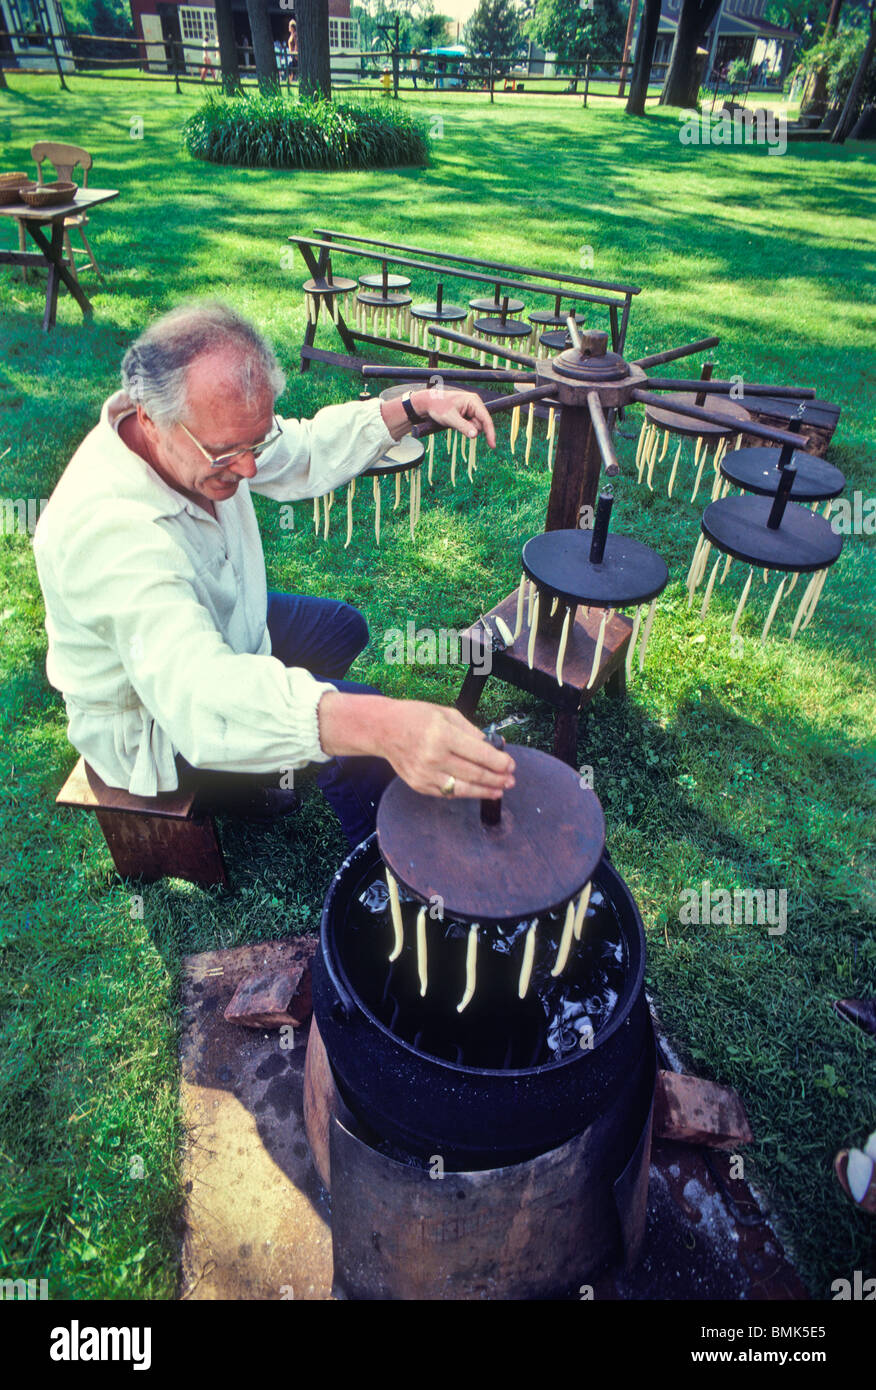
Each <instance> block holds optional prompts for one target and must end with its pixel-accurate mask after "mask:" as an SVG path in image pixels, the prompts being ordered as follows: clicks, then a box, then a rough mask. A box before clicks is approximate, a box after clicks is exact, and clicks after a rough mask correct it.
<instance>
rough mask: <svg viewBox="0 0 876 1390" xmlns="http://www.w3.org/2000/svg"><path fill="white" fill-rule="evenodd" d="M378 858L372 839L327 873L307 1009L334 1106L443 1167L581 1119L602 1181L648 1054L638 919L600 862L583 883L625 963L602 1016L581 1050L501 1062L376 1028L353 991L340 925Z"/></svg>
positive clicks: (619, 1163) (640, 1117)
mask: <svg viewBox="0 0 876 1390" xmlns="http://www.w3.org/2000/svg"><path fill="white" fill-rule="evenodd" d="M378 864H379V853H378V849H377V843H376V836H372V837H371V838H370V839H369V840H367V841H365V842H364V844H362V845H360V846H359V847H358V849H356V850H355V851H354V852H353V853H352V854H351V855H350V857H349V858H348V859H347V860H346V862H345V863H344V864H343V866H342V867H341V869H340V870H339V871H338V873H337V874H336V876H335V878H334V880H333V882H332V885H331V888H330V890H329V893H328V896H327V898H326V901H325V907H324V910H323V915H322V924H321V937H320V948H319V951H318V952H317V955H316V957H315V960H314V966H313V1003H314V1015H315V1017H316V1020H317V1023H318V1025H319V1030H320V1033H321V1035H322V1038H323V1041H324V1043H325V1048H326V1052H327V1054H328V1058H329V1060H330V1062H331V1066H332V1070H333V1072H334V1076H335V1080H336V1083H337V1087H338V1091H339V1093H340V1095H341V1098H342V1099H343V1101H344V1103H345V1104H346V1105H347V1106H348V1107H349V1109H350V1110H351V1111H352V1112H353V1114H354V1115H355V1116H356V1117H357V1119H358V1120H359V1121H360V1122H361V1123H363V1124H364V1125H366V1126H367V1127H368V1128H369V1129H370V1131H371V1134H372V1137H376V1138H377V1139H378V1140H381V1141H388V1142H389V1143H390V1144H392V1145H394V1146H397V1148H398V1149H400V1150H402V1151H403V1152H405V1153H407V1154H410V1155H412V1156H414V1158H415V1159H416V1158H418V1159H420V1160H421V1161H423V1162H424V1163H428V1161H429V1160H430V1159H432V1158H433V1156H435V1155H440V1156H441V1158H442V1160H443V1163H444V1166H445V1167H446V1168H447V1169H448V1170H451V1171H469V1172H470V1171H475V1170H478V1169H484V1168H496V1167H501V1166H504V1165H507V1164H513V1163H519V1162H523V1161H525V1160H527V1159H530V1158H533V1157H535V1156H536V1155H537V1154H542V1153H546V1152H547V1151H549V1150H551V1149H555V1148H557V1147H558V1146H560V1145H562V1144H564V1143H565V1142H566V1141H567V1140H569V1139H571V1138H572V1137H574V1136H576V1135H581V1134H582V1133H583V1131H585V1130H588V1129H591V1128H592V1131H593V1138H594V1146H595V1147H594V1151H593V1161H594V1164H595V1167H596V1168H597V1169H599V1170H600V1172H601V1173H603V1174H604V1176H606V1177H607V1178H609V1179H610V1180H612V1181H613V1180H614V1178H615V1177H617V1176H618V1175H619V1174H620V1173H621V1172H622V1170H623V1169H624V1167H625V1165H626V1164H627V1162H628V1160H629V1158H630V1156H631V1154H633V1152H634V1151H635V1149H636V1146H637V1145H638V1144H639V1142H640V1140H641V1137H642V1133H643V1130H644V1128H645V1126H646V1125H647V1123H648V1118H649V1114H650V1109H651V1102H652V1098H653V1092H654V1079H655V1051H654V1039H653V1032H652V1028H651V1021H650V1016H649V1013H648V1006H647V1002H646V1000H645V993H644V973H645V936H644V931H643V927H642V921H641V917H640V915H639V912H638V909H637V908H636V904H635V902H634V901H633V898H632V895H631V894H630V892H629V889H628V888H627V886H626V884H625V883H624V881H623V879H622V878H621V877H620V875H619V874H618V873H617V872H616V870H615V869H614V868H613V866H612V865H611V863H610V862H609V860H608V859H607V858H603V860H602V861H601V862H600V864H599V866H598V868H597V870H596V872H595V874H594V876H593V883H594V888H598V889H600V890H601V892H602V893H603V895H604V897H605V899H606V900H607V901H608V903H609V904H610V906H611V909H612V911H613V913H614V916H615V918H616V921H617V923H618V925H619V928H620V935H621V938H622V942H623V952H624V962H625V972H624V976H623V982H622V985H621V988H620V989H619V991H618V998H617V1001H616V1004H615V1006H614V1009H613V1011H612V1013H611V1016H610V1018H609V1020H608V1022H607V1023H606V1025H605V1027H604V1028H601V1029H599V1030H597V1031H596V1034H595V1037H594V1038H593V1040H592V1045H591V1046H589V1047H588V1048H581V1049H577V1050H575V1051H573V1052H572V1053H571V1055H569V1056H566V1057H564V1058H562V1059H561V1060H557V1061H550V1062H547V1063H543V1064H539V1065H536V1066H530V1067H522V1068H521V1067H516V1068H509V1069H487V1068H483V1067H472V1066H467V1065H464V1064H460V1063H456V1062H453V1061H450V1060H446V1059H444V1058H441V1057H437V1056H434V1055H429V1054H427V1053H426V1052H424V1051H423V1050H421V1049H420V1048H418V1047H416V1046H414V1045H413V1043H412V1042H410V1041H406V1040H405V1039H404V1038H402V1037H400V1036H398V1035H397V1033H395V1032H393V1031H392V1030H391V1029H390V1028H389V1027H387V1025H386V1024H385V1023H384V1022H382V1021H381V1019H380V1018H378V1017H377V1015H376V1013H375V1012H374V1010H373V1009H372V1008H371V1007H369V1004H368V1003H367V1002H366V1001H365V999H364V998H363V991H362V989H361V966H360V957H359V956H358V955H357V949H361V948H360V947H359V948H357V943H356V942H355V941H354V940H353V933H352V931H351V929H350V926H349V922H350V917H351V908H352V907H353V905H354V904H355V903H356V902H357V901H358V895H359V894H360V893H361V891H362V888H363V885H364V884H366V883H367V882H369V880H373V878H374V873H375V868H376V866H377V865H378ZM365 993H366V994H367V990H366V991H365Z"/></svg>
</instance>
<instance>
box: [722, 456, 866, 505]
mask: <svg viewBox="0 0 876 1390" xmlns="http://www.w3.org/2000/svg"><path fill="white" fill-rule="evenodd" d="M781 452H782V451H781V449H770V448H752V449H733V450H732V451H731V452H730V453H727V454H725V455H724V456H723V458H722V459H721V461H720V463H719V464H718V467H719V469H720V471H721V472H722V473H723V475H724V477H725V478H729V479H730V481H731V483H735V484H736V486H737V487H744V488H745V490H746V492H754V493H757V494H758V495H759V496H761V497H774V496H775V494H776V491H777V489H778V486H779V479H780V478H781V476H782V470H781V469H780V468H779V467H778V466H777V465H778V460H779V455H780V454H781ZM786 467H789V468H793V469H794V470H795V473H796V477H795V478H794V482H793V484H792V485H791V500H792V501H793V502H824V501H826V499H827V498H828V497H838V496H839V494H840V493H841V492H842V490H843V488H844V487H845V485H846V480H845V475H844V474H842V473H841V472H840V470H839V469H838V468H834V466H833V464H832V463H827V462H826V460H825V459H820V458H814V457H813V455H812V454H807V453H806V451H805V450H804V449H795V450H794V452H793V454H792V455H791V457H790V459H789V460H788V463H787V464H786Z"/></svg>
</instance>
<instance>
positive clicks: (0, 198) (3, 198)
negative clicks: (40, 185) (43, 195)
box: [0, 178, 37, 208]
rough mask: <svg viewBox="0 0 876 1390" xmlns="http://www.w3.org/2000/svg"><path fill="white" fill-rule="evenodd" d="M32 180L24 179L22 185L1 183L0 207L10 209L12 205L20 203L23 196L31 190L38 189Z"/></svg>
mask: <svg viewBox="0 0 876 1390" xmlns="http://www.w3.org/2000/svg"><path fill="white" fill-rule="evenodd" d="M36 186H37V185H36V184H35V183H34V182H33V180H32V179H27V178H26V179H23V180H22V182H21V183H3V182H2V181H0V207H4V208H5V207H9V206H10V205H11V204H12V203H20V202H21V201H22V194H23V193H24V192H25V191H26V190H27V189H29V188H36Z"/></svg>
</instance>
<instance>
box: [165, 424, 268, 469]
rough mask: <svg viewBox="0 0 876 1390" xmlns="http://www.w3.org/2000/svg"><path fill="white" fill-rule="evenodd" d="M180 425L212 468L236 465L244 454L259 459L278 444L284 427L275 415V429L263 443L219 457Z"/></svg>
mask: <svg viewBox="0 0 876 1390" xmlns="http://www.w3.org/2000/svg"><path fill="white" fill-rule="evenodd" d="M178 423H179V427H180V429H181V430H185V432H186V434H187V435H188V437H189V439H190V440H191V441H192V443H193V444H197V446H198V448H199V449H200V451H201V453H202V454H203V455H204V458H205V459H206V460H207V462H208V463H209V465H210V467H211V468H227V467H228V465H229V464H231V463H236V462H237V460H238V459H239V458H243V456H244V454H252V456H253V458H254V459H257V458H259V457H260V456H261V455H262V454H263V453H264V452H265V450H266V449H270V447H271V445H272V444H276V442H277V440H278V439H279V438H280V435H281V434H282V433H283V426H282V425H281V424H280V422H279V420H278V419H277V417H276V415H275V416H274V428H273V429H272V430H271V433H270V434H269V435H266V437H265V438H264V439H263V440H262V441H261V443H259V444H250V445H249V447H248V448H246V449H235V450H234V451H233V453H230V454H219V455H218V457H217V456H215V455H214V454H211V453H210V452H209V451H208V450H207V449H205V448H204V446H203V444H202V443H201V441H200V440H199V439H196V438H195V436H194V435H193V434H192V432H191V430H189V429H186V427H185V425H184V424H183V422H182V420H180V421H179V422H178Z"/></svg>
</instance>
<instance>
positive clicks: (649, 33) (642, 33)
mask: <svg viewBox="0 0 876 1390" xmlns="http://www.w3.org/2000/svg"><path fill="white" fill-rule="evenodd" d="M660 7H661V0H645V9H644V11H643V13H642V22H641V24H640V25H639V37H638V39H637V40H636V56H635V58H634V60H633V75H632V78H631V80H630V95H629V97H628V99H627V115H628V116H644V114H645V98H646V97H647V95H648V82H649V79H650V77H651V65H652V63H653V62H654V49H655V47H656V44H657V26H658V25H659V23H660Z"/></svg>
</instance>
